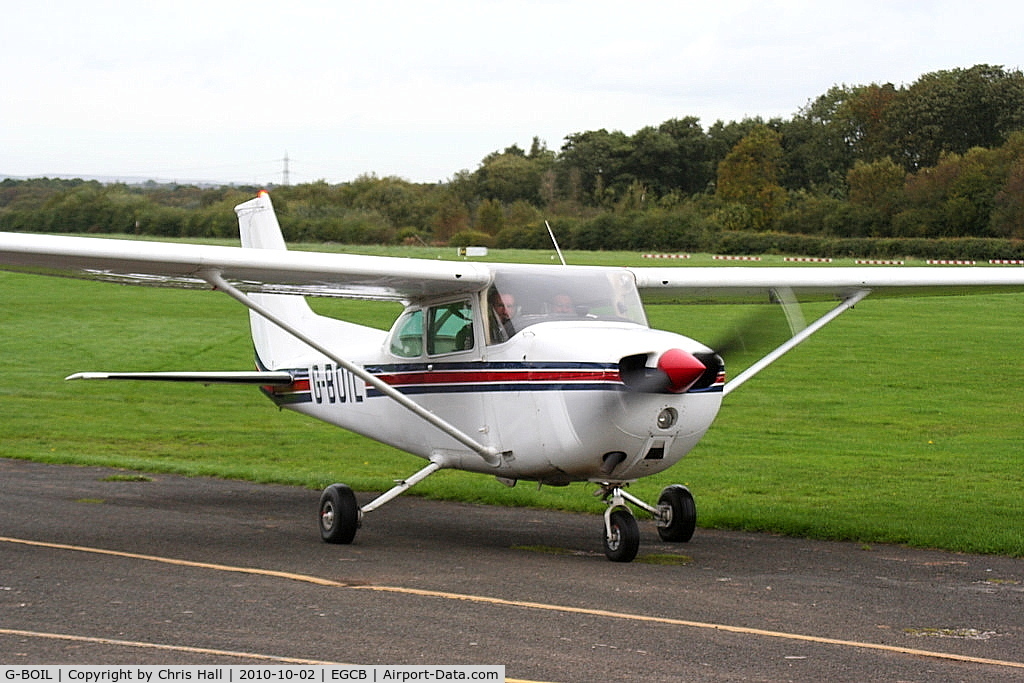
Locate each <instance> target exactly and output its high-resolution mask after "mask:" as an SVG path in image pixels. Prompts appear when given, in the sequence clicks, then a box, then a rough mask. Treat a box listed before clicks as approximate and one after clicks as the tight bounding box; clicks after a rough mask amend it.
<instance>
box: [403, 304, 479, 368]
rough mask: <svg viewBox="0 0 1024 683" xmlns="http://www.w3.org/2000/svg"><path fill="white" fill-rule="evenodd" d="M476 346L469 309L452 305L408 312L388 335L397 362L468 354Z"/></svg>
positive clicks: (470, 310) (471, 314) (468, 306)
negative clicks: (408, 359)
mask: <svg viewBox="0 0 1024 683" xmlns="http://www.w3.org/2000/svg"><path fill="white" fill-rule="evenodd" d="M475 346H476V335H475V334H474V332H473V306H472V304H471V303H470V302H469V301H468V300H465V301H453V302H450V303H446V304H440V305H438V306H430V307H429V308H410V309H407V310H406V311H405V313H403V314H402V315H401V317H400V318H399V319H398V321H397V322H396V323H395V325H394V327H393V328H392V332H391V344H390V346H389V349H390V351H391V353H393V354H394V355H396V356H399V357H400V358H418V357H420V356H422V355H423V354H424V350H425V351H426V353H427V355H430V356H436V355H442V354H446V353H459V352H462V351H469V350H471V349H473V348H474V347H475Z"/></svg>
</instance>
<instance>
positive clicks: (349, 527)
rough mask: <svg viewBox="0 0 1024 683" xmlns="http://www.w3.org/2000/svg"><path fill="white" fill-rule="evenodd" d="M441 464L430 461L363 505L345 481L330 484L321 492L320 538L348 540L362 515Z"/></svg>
mask: <svg viewBox="0 0 1024 683" xmlns="http://www.w3.org/2000/svg"><path fill="white" fill-rule="evenodd" d="M442 467H444V465H443V463H441V462H440V461H431V463H430V464H429V465H427V466H426V467H424V468H423V469H422V470H420V471H419V472H417V473H416V474H414V475H412V476H411V477H409V478H408V479H402V480H399V481H398V482H397V483H396V484H395V486H394V487H392V488H390V489H388V490H387V491H385V492H384V493H382V494H380V495H379V496H377V497H376V498H374V499H373V500H372V501H370V502H369V503H367V504H366V505H364V506H363V507H362V508H360V507H359V505H358V504H357V503H356V496H355V494H354V493H353V492H352V489H350V488H349V487H348V486H346V485H345V484H331V485H330V486H328V487H327V488H325V489H324V492H323V493H322V494H321V495H320V511H319V515H318V516H319V522H320V538H322V539H323V540H324V541H325V542H326V543H351V542H352V540H353V539H354V538H355V537H356V530H358V529H359V527H361V526H362V525H363V515H364V514H366V513H367V512H372V511H374V510H376V509H377V508H379V507H380V506H381V505H384V503H387V502H389V501H391V500H393V499H394V498H397V497H398V496H399V495H401V494H402V493H405V492H406V491H408V490H409V489H410V488H412V487H413V486H415V485H416V484H418V483H420V482H421V481H423V480H424V479H426V478H427V477H429V476H430V475H431V474H433V473H434V472H437V471H438V470H439V469H441V468H442Z"/></svg>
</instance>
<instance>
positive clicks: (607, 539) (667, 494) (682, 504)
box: [599, 484, 697, 562]
mask: <svg viewBox="0 0 1024 683" xmlns="http://www.w3.org/2000/svg"><path fill="white" fill-rule="evenodd" d="M599 494H600V495H601V497H602V498H604V500H605V502H606V503H608V508H607V509H606V510H605V512H604V554H605V557H607V558H608V559H609V560H611V561H612V562H632V561H633V560H634V559H635V558H636V555H637V552H638V551H639V550H640V529H639V526H638V525H637V523H636V518H635V517H634V516H633V513H632V512H631V511H630V509H629V508H628V507H626V503H627V502H629V503H632V504H633V505H635V506H637V507H638V508H640V509H642V510H646V511H647V512H649V513H651V515H652V516H653V517H654V520H655V523H656V524H657V525H658V536H660V537H661V540H663V541H667V542H672V543H685V542H686V541H689V540H690V539H691V538H692V537H693V531H694V528H695V527H696V525H697V506H696V505H695V503H694V502H693V495H692V494H691V493H690V490H689V489H688V488H686V487H685V486H683V485H681V484H674V485H672V486H668V487H666V488H665V489H664V490H662V492H661V496H660V497H659V498H658V507H654V506H652V505H648V504H647V503H645V502H644V501H642V500H640V499H639V498H637V497H636V496H634V495H631V494H630V493H628V492H626V490H625V489H624V488H622V487H621V486H619V485H617V484H605V485H604V486H602V488H601V490H600V491H599Z"/></svg>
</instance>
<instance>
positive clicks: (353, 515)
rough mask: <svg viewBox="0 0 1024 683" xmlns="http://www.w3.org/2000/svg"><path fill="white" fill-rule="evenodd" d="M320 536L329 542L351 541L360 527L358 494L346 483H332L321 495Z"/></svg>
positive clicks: (318, 516)
mask: <svg viewBox="0 0 1024 683" xmlns="http://www.w3.org/2000/svg"><path fill="white" fill-rule="evenodd" d="M317 518H318V520H319V526H320V538H322V539H323V540H324V541H325V542H327V543H351V542H352V539H354V538H355V537H356V529H358V528H359V504H358V503H356V494H355V493H353V492H352V489H350V488H349V487H348V486H345V484H331V485H330V486H328V487H327V488H325V489H324V492H323V493H322V494H321V495H320V511H319V514H318V515H317Z"/></svg>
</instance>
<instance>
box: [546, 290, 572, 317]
mask: <svg viewBox="0 0 1024 683" xmlns="http://www.w3.org/2000/svg"><path fill="white" fill-rule="evenodd" d="M551 313H552V315H574V314H575V313H576V307H575V306H573V303H572V297H571V296H569V295H568V294H556V295H555V298H554V299H552V300H551Z"/></svg>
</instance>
